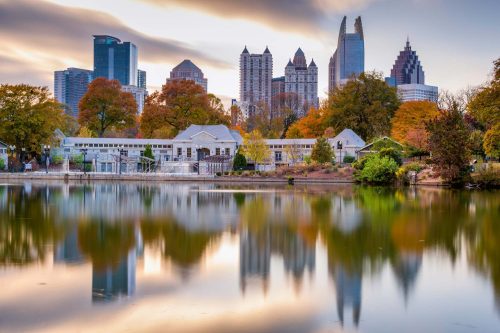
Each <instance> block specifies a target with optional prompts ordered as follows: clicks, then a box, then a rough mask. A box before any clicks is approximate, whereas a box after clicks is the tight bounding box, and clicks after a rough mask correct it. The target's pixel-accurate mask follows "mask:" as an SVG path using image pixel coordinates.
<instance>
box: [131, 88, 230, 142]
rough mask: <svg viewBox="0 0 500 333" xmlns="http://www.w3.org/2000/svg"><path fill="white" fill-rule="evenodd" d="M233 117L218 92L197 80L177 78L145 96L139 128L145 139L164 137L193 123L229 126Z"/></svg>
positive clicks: (172, 134)
mask: <svg viewBox="0 0 500 333" xmlns="http://www.w3.org/2000/svg"><path fill="white" fill-rule="evenodd" d="M230 120H231V119H230V116H229V115H227V114H226V113H225V112H224V109H223V108H222V103H221V101H220V99H219V98H217V97H216V96H215V95H212V94H210V95H207V94H206V92H205V90H204V89H203V87H202V86H200V85H198V84H196V83H195V82H194V81H191V80H174V81H171V82H169V83H167V84H165V85H163V87H162V91H161V93H159V92H155V93H153V94H152V95H150V96H149V97H148V98H147V99H146V101H145V104H144V110H143V112H142V115H141V125H140V129H141V134H142V136H143V137H145V138H165V137H173V136H175V135H177V133H179V131H181V130H184V129H186V128H187V127H188V126H189V125H192V124H198V125H212V124H224V125H227V126H229V124H230Z"/></svg>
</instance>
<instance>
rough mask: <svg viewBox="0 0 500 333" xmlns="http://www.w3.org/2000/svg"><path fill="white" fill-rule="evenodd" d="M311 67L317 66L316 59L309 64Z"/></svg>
mask: <svg viewBox="0 0 500 333" xmlns="http://www.w3.org/2000/svg"><path fill="white" fill-rule="evenodd" d="M309 67H317V66H316V63H315V62H314V59H312V60H311V63H310V64H309Z"/></svg>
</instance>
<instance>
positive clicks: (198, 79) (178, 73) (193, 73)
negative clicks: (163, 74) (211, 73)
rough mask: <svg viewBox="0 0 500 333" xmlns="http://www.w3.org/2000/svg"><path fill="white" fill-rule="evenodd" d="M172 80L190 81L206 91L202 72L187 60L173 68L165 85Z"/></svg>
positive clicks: (206, 87)
mask: <svg viewBox="0 0 500 333" xmlns="http://www.w3.org/2000/svg"><path fill="white" fill-rule="evenodd" d="M174 80H190V81H194V82H195V83H197V84H199V85H200V86H202V87H203V89H204V90H205V92H206V91H208V90H207V89H208V79H206V78H205V76H204V74H203V72H202V71H201V69H200V68H198V66H196V65H195V64H193V62H192V61H191V60H189V59H185V60H183V61H182V62H181V63H180V64H178V65H177V66H175V67H174V69H172V71H171V72H170V78H168V79H167V83H168V82H171V81H174Z"/></svg>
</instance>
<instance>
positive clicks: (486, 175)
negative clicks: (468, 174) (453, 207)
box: [472, 168, 500, 188]
mask: <svg viewBox="0 0 500 333" xmlns="http://www.w3.org/2000/svg"><path fill="white" fill-rule="evenodd" d="M472 182H473V183H474V184H477V185H479V186H481V187H488V188H498V187H500V170H496V169H494V168H487V169H484V168H479V170H478V171H477V172H476V173H474V174H473V175H472Z"/></svg>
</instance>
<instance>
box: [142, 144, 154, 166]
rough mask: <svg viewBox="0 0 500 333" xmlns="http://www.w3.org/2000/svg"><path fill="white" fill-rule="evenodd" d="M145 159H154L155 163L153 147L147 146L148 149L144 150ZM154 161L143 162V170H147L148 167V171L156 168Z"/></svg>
mask: <svg viewBox="0 0 500 333" xmlns="http://www.w3.org/2000/svg"><path fill="white" fill-rule="evenodd" d="M143 156H144V157H146V158H150V159H152V160H153V161H154V160H155V155H154V154H153V149H151V145H146V148H145V149H144V155H143ZM153 161H144V160H143V163H142V164H143V165H142V168H143V170H144V169H145V167H146V166H149V168H148V169H151V168H154V164H155V162H153Z"/></svg>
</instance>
